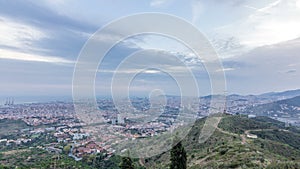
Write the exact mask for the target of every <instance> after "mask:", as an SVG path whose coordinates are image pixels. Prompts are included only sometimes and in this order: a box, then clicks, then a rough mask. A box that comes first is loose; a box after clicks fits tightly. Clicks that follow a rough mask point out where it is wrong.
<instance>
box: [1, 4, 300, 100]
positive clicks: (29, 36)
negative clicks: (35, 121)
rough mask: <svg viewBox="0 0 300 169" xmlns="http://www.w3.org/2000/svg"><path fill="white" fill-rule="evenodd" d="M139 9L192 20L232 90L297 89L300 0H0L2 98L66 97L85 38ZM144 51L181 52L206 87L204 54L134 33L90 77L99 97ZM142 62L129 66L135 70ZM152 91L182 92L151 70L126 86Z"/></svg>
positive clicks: (177, 69)
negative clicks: (130, 59)
mask: <svg viewBox="0 0 300 169" xmlns="http://www.w3.org/2000/svg"><path fill="white" fill-rule="evenodd" d="M142 12H161V13H166V14H171V15H174V16H177V17H180V18H182V19H185V20H186V21H188V22H190V23H191V24H193V25H194V26H196V27H197V28H198V29H199V30H200V31H201V32H202V33H203V34H204V35H205V36H206V37H207V39H208V40H209V41H210V42H211V44H212V45H213V46H214V48H215V49H216V51H217V53H218V54H219V57H220V58H221V60H222V64H223V66H224V71H225V73H226V81H227V88H228V92H229V93H238V94H257V93H263V92H270V91H282V90H288V89H296V88H300V78H299V77H300V70H299V68H300V56H299V53H300V0H259V1H254V0H191V1H179V0H149V1H140V0H127V1H124V0H115V1H104V0H101V1H99V0H90V1H85V2H83V1H77V0H72V1H71V0H40V1H33V0H32V1H31V0H14V1H9V0H0V37H1V38H0V71H1V83H0V97H18V96H71V95H72V77H73V71H74V66H75V64H76V60H77V57H78V55H79V52H80V51H81V49H82V47H83V45H84V44H85V42H86V41H87V40H88V39H89V37H90V36H92V35H93V34H94V33H95V32H96V31H97V30H98V29H100V28H102V27H103V26H104V25H107V24H108V23H110V22H111V21H113V20H116V19H118V18H120V17H124V16H128V15H132V14H137V13H142ZM174 29H176V28H174ZM111 36H113V35H111ZM108 38H110V37H108ZM141 49H142V50H145V49H157V51H156V52H155V51H151V52H148V53H147V52H146V53H143V54H141V56H140V57H145V58H151V57H152V56H153V55H155V57H153V58H156V61H157V64H160V59H159V58H160V57H157V56H161V58H165V59H164V60H168V59H170V58H172V57H176V58H179V59H180V60H181V61H182V62H183V63H185V64H186V65H188V66H189V67H191V68H192V69H193V70H192V71H193V72H194V73H195V77H196V78H197V82H198V85H199V91H200V93H201V94H203V95H206V94H209V93H210V84H209V78H208V75H207V73H206V71H205V69H204V67H203V65H202V64H201V59H199V58H198V57H195V56H194V55H192V54H191V53H190V52H189V51H188V49H187V48H186V47H185V46H184V45H182V44H181V43H179V42H176V41H175V40H173V39H169V38H166V37H162V36H158V35H139V36H137V37H132V38H129V39H128V40H126V41H124V42H120V43H119V44H117V45H116V46H115V47H114V48H112V49H111V51H110V52H109V53H108V54H107V56H106V57H105V59H104V60H103V62H102V63H101V64H100V67H99V70H98V73H97V77H96V80H95V84H96V92H97V95H109V92H110V86H111V85H110V84H111V82H112V76H113V73H114V72H115V70H116V68H117V67H118V65H119V64H120V63H121V62H122V61H123V60H124V58H126V56H128V55H130V54H131V53H133V52H135V51H138V50H141ZM162 50H163V51H162ZM144 62H145V60H143V59H137V60H136V62H135V63H134V64H135V65H136V66H137V67H138V68H140V67H141V65H143V63H144ZM168 63H169V64H164V65H165V66H166V70H167V71H170V72H180V70H181V68H182V67H180V66H178V65H172V64H173V62H172V59H170V62H168ZM132 67H133V66H131V67H130V68H132ZM122 71H123V73H127V74H130V73H131V72H130V71H131V69H129V68H128V70H125V69H123V70H122ZM216 71H218V70H216ZM118 87H119V90H123V88H124V86H122V84H119V86H117V87H116V88H118ZM154 89H161V90H163V91H164V92H165V93H168V94H175V93H176V92H178V90H179V89H178V86H176V83H174V79H173V78H172V77H170V76H168V74H167V73H165V72H162V71H159V70H155V69H149V70H144V71H143V72H141V73H140V74H138V75H137V76H136V78H135V79H134V80H133V81H132V85H131V86H130V91H132V92H133V93H135V92H136V93H138V94H147V93H149V92H151V91H152V90H154Z"/></svg>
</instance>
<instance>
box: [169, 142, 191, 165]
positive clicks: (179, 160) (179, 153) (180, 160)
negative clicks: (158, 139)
mask: <svg viewBox="0 0 300 169" xmlns="http://www.w3.org/2000/svg"><path fill="white" fill-rule="evenodd" d="M186 162H187V157H186V151H185V150H184V147H183V146H182V144H181V141H180V142H179V143H177V144H176V145H175V146H174V147H173V148H172V149H171V165H170V169H186V166H187V165H186Z"/></svg>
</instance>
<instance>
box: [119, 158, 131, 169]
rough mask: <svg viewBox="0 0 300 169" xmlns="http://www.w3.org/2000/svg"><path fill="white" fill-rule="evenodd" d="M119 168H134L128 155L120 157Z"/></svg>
mask: <svg viewBox="0 0 300 169" xmlns="http://www.w3.org/2000/svg"><path fill="white" fill-rule="evenodd" d="M120 168H121V169H134V165H133V162H132V160H131V158H130V157H122V163H121V165H120Z"/></svg>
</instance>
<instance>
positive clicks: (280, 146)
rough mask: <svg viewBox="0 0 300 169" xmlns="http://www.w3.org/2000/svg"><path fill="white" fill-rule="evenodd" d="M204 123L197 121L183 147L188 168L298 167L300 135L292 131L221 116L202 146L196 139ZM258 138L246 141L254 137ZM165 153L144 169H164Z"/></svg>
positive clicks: (268, 122)
mask: <svg viewBox="0 0 300 169" xmlns="http://www.w3.org/2000/svg"><path fill="white" fill-rule="evenodd" d="M203 124H204V119H201V120H198V121H197V122H196V124H195V126H194V127H193V128H192V129H191V131H190V133H189V134H188V136H187V137H186V138H185V139H184V140H183V145H184V146H185V149H186V150H187V154H188V166H189V168H191V169H199V168H274V166H275V168H276V167H278V166H298V167H300V164H299V162H300V149H299V140H300V135H299V133H297V132H294V131H298V130H297V129H296V128H289V130H287V129H286V128H284V124H283V123H281V122H278V121H275V120H273V119H270V118H266V117H257V118H253V119H248V118H247V117H245V116H232V115H224V117H223V119H222V120H221V122H220V123H219V126H218V128H217V129H216V131H215V132H214V134H213V135H212V136H211V137H210V138H209V139H208V140H207V141H206V142H205V143H203V144H199V143H198V137H199V134H200V131H201V128H202V126H203ZM254 134H256V135H257V136H258V138H249V137H247V135H248V136H254ZM168 164H169V153H168V152H166V153H164V154H162V155H159V156H156V157H153V158H151V159H146V166H147V168H167V167H168Z"/></svg>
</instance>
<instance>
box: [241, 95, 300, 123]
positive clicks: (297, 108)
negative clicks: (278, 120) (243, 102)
mask: <svg viewBox="0 0 300 169" xmlns="http://www.w3.org/2000/svg"><path fill="white" fill-rule="evenodd" d="M275 95H277V94H275ZM278 95H279V96H282V95H285V96H287V95H290V96H291V95H292V94H291V93H290V92H286V93H280V94H278ZM245 113H247V114H258V115H263V116H272V117H284V118H289V117H293V118H298V117H300V96H296V97H293V98H290V99H284V100H279V101H275V102H271V103H267V104H261V105H257V106H251V107H248V108H247V109H246V110H245Z"/></svg>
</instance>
